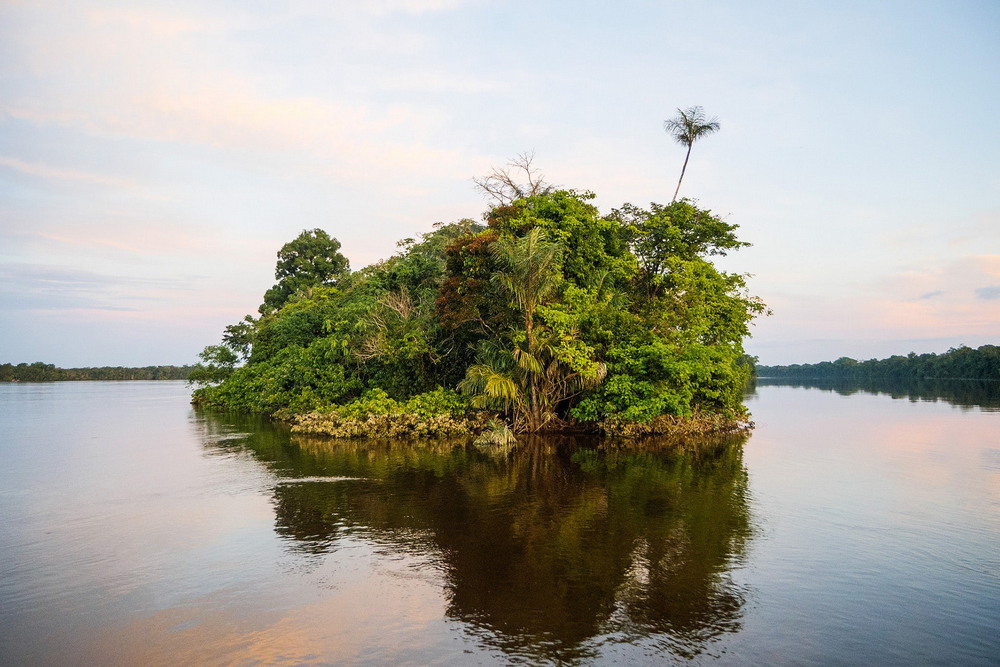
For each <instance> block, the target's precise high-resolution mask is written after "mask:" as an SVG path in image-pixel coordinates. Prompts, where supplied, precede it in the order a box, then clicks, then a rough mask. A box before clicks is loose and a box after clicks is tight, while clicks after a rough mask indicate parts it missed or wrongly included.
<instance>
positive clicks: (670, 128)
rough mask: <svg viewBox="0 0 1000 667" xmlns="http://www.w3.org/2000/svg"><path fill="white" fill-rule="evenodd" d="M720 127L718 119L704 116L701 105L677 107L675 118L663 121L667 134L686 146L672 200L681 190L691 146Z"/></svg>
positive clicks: (675, 198) (675, 199)
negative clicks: (709, 118)
mask: <svg viewBox="0 0 1000 667" xmlns="http://www.w3.org/2000/svg"><path fill="white" fill-rule="evenodd" d="M720 127H721V126H720V125H719V119H718V118H712V120H708V119H707V118H705V110H704V109H702V108H701V107H689V108H687V109H678V110H677V117H676V118H671V119H670V120H665V121H663V129H664V130H666V131H667V134H669V135H670V136H672V137H673V138H674V139H676V140H677V143H679V144H680V145H682V146H687V155H685V156H684V166H683V167H681V177H680V178H679V179H678V180H677V189H676V190H674V201H677V193H678V192H680V190H681V181H683V180H684V171H685V170H686V169H687V166H688V158H689V157H691V146H692V145H693V144H694V142H695V141H697V140H698V139H700V138H701V137H703V136H705V135H706V134H712V133H713V132H718V131H719V128H720Z"/></svg>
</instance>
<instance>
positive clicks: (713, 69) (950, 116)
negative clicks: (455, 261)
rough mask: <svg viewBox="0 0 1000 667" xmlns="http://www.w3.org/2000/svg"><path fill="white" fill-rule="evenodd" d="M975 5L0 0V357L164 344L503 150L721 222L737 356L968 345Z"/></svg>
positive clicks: (976, 149) (988, 78)
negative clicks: (736, 292) (670, 125)
mask: <svg viewBox="0 0 1000 667" xmlns="http://www.w3.org/2000/svg"><path fill="white" fill-rule="evenodd" d="M998 36H1000V3H997V2H996V1H995V0H948V1H944V0H942V1H939V2H924V1H921V0H885V1H883V2H877V3H874V2H870V1H868V0H864V1H853V0H847V1H843V2H836V3H833V2H825V1H822V2H821V1H809V0H795V1H787V2H746V0H733V1H725V0H723V1H719V2H707V1H704V0H678V1H670V0H661V1H655V2H654V1H634V2H629V1H621V2H614V3H612V2H590V1H586V0H583V1H577V2H573V3H568V2H546V1H544V0H535V1H533V2H522V1H511V2H502V1H494V2H485V1H481V0H371V1H365V2H357V1H346V2H341V1H337V0H329V1H325V2H321V1H319V0H291V1H289V2H282V3H273V2H258V1H254V0H198V2H185V1H183V0H182V1H171V2H152V1H145V0H130V1H123V2H102V1H86V0H83V1H78V2H72V1H71V2H66V1H65V0H61V1H60V2H49V1H47V0H31V1H30V2H28V1H24V2H21V1H18V0H3V1H2V2H0V363H4V362H10V363H20V362H33V361H44V362H46V363H53V364H55V365H57V366H62V367H76V366H104V365H114V366H117V365H126V366H145V365H154V364H155V365H159V364H187V363H194V362H195V361H197V358H196V357H197V353H198V352H200V351H201V349H202V348H203V347H205V346H206V345H211V344H216V343H218V342H219V341H220V340H221V334H222V331H223V328H224V327H225V326H226V325H227V324H232V323H235V322H238V321H239V320H240V319H242V317H243V316H244V315H245V314H248V313H256V309H257V306H258V305H259V304H260V303H261V299H262V296H263V293H264V291H265V290H266V289H267V288H268V287H270V286H271V285H272V284H273V283H274V264H275V261H276V257H275V254H276V252H277V251H278V249H279V248H280V247H281V246H282V245H283V244H284V243H286V242H288V241H290V240H292V239H293V238H295V237H296V236H297V235H298V234H299V233H300V232H301V231H302V230H304V229H314V228H322V229H324V230H326V231H327V232H328V233H330V234H331V235H332V236H335V237H336V238H338V239H339V240H340V242H341V243H342V251H343V253H344V254H345V255H346V256H347V257H348V259H349V260H350V262H351V266H352V268H353V269H360V268H362V267H364V266H366V265H368V264H371V263H373V262H376V261H378V260H379V259H382V258H386V257H389V256H391V255H392V254H394V253H395V252H396V241H397V240H399V239H402V238H406V237H416V236H418V235H419V234H421V233H424V232H428V231H430V230H431V228H432V225H433V224H434V223H436V222H451V221H455V220H459V219H462V218H474V219H480V217H481V215H482V214H483V212H484V211H485V210H486V208H487V206H488V204H487V202H486V200H485V199H484V198H483V196H482V195H481V194H480V193H478V192H477V191H476V189H475V187H474V184H473V182H472V178H473V177H475V176H482V175H485V174H487V173H488V172H489V171H490V170H491V168H493V167H498V166H503V165H504V163H506V162H507V161H508V160H509V159H511V158H513V157H515V156H517V155H519V154H521V153H524V152H527V151H534V155H535V164H536V165H537V166H538V167H539V168H540V169H541V170H542V172H544V174H545V177H546V179H547V180H548V181H549V182H551V183H554V184H556V185H559V186H563V187H567V188H575V189H577V190H589V191H592V192H594V193H596V195H597V198H596V203H597V205H598V206H599V207H600V209H601V210H602V211H604V212H608V211H610V210H611V209H612V208H614V207H618V206H620V205H621V204H623V203H625V202H631V203H633V204H637V205H640V206H646V205H648V204H649V203H650V202H653V201H656V202H661V203H667V202H669V201H670V199H671V198H672V196H673V192H674V188H675V187H676V184H677V178H678V176H679V173H680V169H681V165H682V164H683V161H684V148H683V147H681V146H679V145H677V144H676V143H675V142H673V141H672V139H671V138H670V137H669V136H668V135H667V134H666V133H665V132H664V129H663V121H664V120H666V119H668V118H670V117H672V116H674V115H676V110H677V109H678V108H687V107H690V106H694V105H700V106H703V107H704V108H705V111H706V113H707V114H708V115H709V116H717V117H718V119H719V121H720V123H721V130H720V131H719V132H718V133H716V134H713V135H711V136H708V137H706V138H704V139H702V140H700V141H699V142H697V143H695V145H694V148H693V151H692V154H691V160H690V163H689V165H688V167H687V173H686V174H685V176H684V181H683V184H682V186H681V192H680V194H681V196H683V197H689V198H691V199H693V200H696V201H697V203H698V205H699V206H701V207H703V208H707V209H710V210H711V211H713V212H714V213H716V214H719V215H720V216H722V217H724V218H725V219H726V220H727V221H728V222H731V223H734V224H737V225H739V231H738V234H739V236H740V238H742V239H743V240H745V241H748V242H750V243H752V244H753V246H752V247H751V248H748V249H744V250H740V251H738V252H737V253H734V254H731V255H729V256H727V257H725V258H721V259H720V260H719V261H718V262H717V263H718V265H719V266H720V267H721V268H723V269H724V270H726V271H732V272H739V273H748V274H751V276H752V277H751V278H750V279H749V286H750V291H751V293H753V294H755V295H757V296H760V297H761V298H762V299H763V300H764V301H765V302H766V303H767V304H768V306H769V307H770V308H771V310H772V314H771V315H770V316H769V317H766V318H762V319H760V320H758V321H757V323H756V324H755V325H754V327H753V337H752V338H751V339H750V340H748V341H747V342H746V348H747V351H748V352H749V353H751V354H754V355H757V356H758V357H759V360H760V362H761V363H763V364H790V363H809V362H818V361H823V360H832V359H836V358H838V357H841V356H849V357H853V358H857V359H868V358H883V357H886V356H889V355H892V354H906V353H907V352H910V351H914V352H918V353H924V352H936V353H941V352H945V351H946V350H948V349H949V348H951V347H956V346H959V345H969V346H972V347H977V346H979V345H984V344H1000V111H998V110H1000V37H998Z"/></svg>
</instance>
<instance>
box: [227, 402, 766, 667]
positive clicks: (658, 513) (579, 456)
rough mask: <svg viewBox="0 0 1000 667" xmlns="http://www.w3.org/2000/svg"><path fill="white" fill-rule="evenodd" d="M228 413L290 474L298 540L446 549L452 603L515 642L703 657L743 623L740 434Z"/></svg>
mask: <svg viewBox="0 0 1000 667" xmlns="http://www.w3.org/2000/svg"><path fill="white" fill-rule="evenodd" d="M225 419H227V421H228V419H230V418H228V417H227V418H225ZM229 426H230V428H231V427H232V426H237V427H238V428H240V430H242V431H244V432H247V431H249V432H250V433H251V434H252V435H251V437H250V440H249V444H250V446H251V447H252V449H253V452H254V455H255V457H257V458H258V459H259V460H260V461H262V462H266V463H267V465H268V466H269V467H270V468H272V469H273V470H274V471H275V472H276V473H278V474H279V475H281V476H284V477H288V478H289V480H288V481H287V482H285V483H279V484H277V485H276V486H275V489H274V497H275V511H276V531H277V532H278V533H279V534H280V535H282V536H283V537H286V538H288V539H289V540H290V545H291V548H292V549H294V550H296V551H299V552H304V553H308V554H312V555H314V556H318V555H321V554H326V553H332V552H335V551H336V549H337V545H338V540H339V539H340V538H341V537H344V536H347V535H356V536H363V537H364V538H366V539H369V540H372V541H374V542H376V543H378V544H380V545H383V546H385V547H387V548H389V549H392V550H395V551H397V552H401V553H411V554H414V553H415V554H427V553H432V554H435V556H436V557H437V558H439V559H440V560H441V563H440V570H441V571H442V572H443V573H444V574H445V579H446V581H447V584H446V585H447V587H448V591H447V592H448V597H449V606H448V612H447V613H448V615H449V616H450V617H452V618H454V619H457V620H460V621H463V622H464V623H466V624H468V626H469V627H470V628H471V631H472V632H473V633H474V634H475V635H476V636H477V637H478V639H479V641H481V642H483V643H484V644H485V645H488V646H492V647H495V648H499V649H501V650H503V651H504V652H506V653H507V654H508V655H510V656H520V657H522V658H529V659H532V658H535V659H546V660H558V661H562V660H577V659H581V658H586V657H587V656H588V655H592V650H591V648H590V647H589V646H588V645H590V644H592V643H593V642H594V641H596V640H597V638H601V637H603V638H604V639H605V641H621V642H629V641H635V640H637V639H643V638H650V640H651V641H654V642H655V644H656V645H657V646H658V647H659V648H660V650H665V651H670V652H673V653H674V654H675V655H684V656H690V655H695V654H698V653H701V652H703V651H705V650H706V648H707V646H708V644H709V642H711V641H712V640H713V639H714V638H716V637H718V636H719V635H721V634H723V633H726V632H734V631H736V630H738V629H739V627H740V619H741V615H742V607H743V604H744V596H745V594H744V591H743V590H742V589H741V588H740V587H739V586H737V585H736V584H734V583H733V582H732V581H731V580H730V579H729V570H730V569H731V568H732V567H733V565H734V564H735V563H737V562H739V561H740V560H741V559H742V557H743V554H744V551H745V549H746V544H747V541H748V539H749V536H750V518H749V510H748V505H747V497H746V486H747V476H746V469H745V468H744V466H743V461H742V441H741V440H735V441H732V440H730V441H728V442H721V443H716V444H715V445H713V446H711V447H709V448H707V449H702V450H699V451H697V452H694V451H689V452H675V453H664V452H657V453H654V452H651V451H648V450H647V451H642V452H640V451H635V450H632V451H626V450H620V449H617V450H616V449H613V448H610V447H600V446H598V447H583V446H580V445H579V443H577V442H575V441H574V440H572V439H570V438H565V437H564V438H559V439H555V440H552V439H544V440H543V439H539V440H537V441H534V442H532V443H530V444H529V445H527V446H525V447H524V448H523V449H521V450H519V451H517V452H515V453H513V454H512V455H510V456H502V457H491V456H488V455H486V454H484V453H482V452H480V451H478V450H476V449H474V448H472V447H465V446H454V445H447V444H442V445H432V446H430V447H428V446H427V445H410V444H406V443H399V442H397V443H365V444H359V443H344V442H330V441H326V440H306V439H301V440H300V439H296V440H294V441H292V442H289V440H288V439H287V436H286V435H285V434H284V433H282V432H280V431H277V430H275V429H273V428H271V429H268V428H266V427H265V426H264V425H256V426H251V425H250V424H244V423H239V424H236V423H231V424H229ZM244 442H247V441H246V440H244ZM219 446H221V447H225V446H226V444H225V443H224V442H222V443H220V444H219ZM230 446H233V445H230ZM317 477H345V478H354V479H351V480H348V481H344V482H339V483H335V484H331V483H328V482H324V481H320V480H311V481H310V480H309V479H308V478H317ZM295 480H302V481H295Z"/></svg>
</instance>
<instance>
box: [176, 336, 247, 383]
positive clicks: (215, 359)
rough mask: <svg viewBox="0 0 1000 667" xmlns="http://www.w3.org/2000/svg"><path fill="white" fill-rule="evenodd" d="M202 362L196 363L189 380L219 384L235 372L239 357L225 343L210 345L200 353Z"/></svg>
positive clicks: (199, 356) (191, 381)
mask: <svg viewBox="0 0 1000 667" xmlns="http://www.w3.org/2000/svg"><path fill="white" fill-rule="evenodd" d="M198 358H199V359H201V363H200V364H196V365H195V367H194V368H193V369H191V372H190V373H189V374H188V378H187V379H188V382H190V383H191V384H196V385H199V386H201V385H210V384H218V383H219V382H222V381H223V380H225V379H227V378H228V377H229V376H230V375H232V374H233V369H234V368H235V367H236V362H237V361H239V358H238V357H237V355H236V352H234V351H233V350H232V349H231V348H229V347H226V346H225V345H209V346H208V347H206V348H205V349H204V350H202V351H201V353H200V354H199V355H198Z"/></svg>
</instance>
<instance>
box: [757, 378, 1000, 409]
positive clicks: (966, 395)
mask: <svg viewBox="0 0 1000 667" xmlns="http://www.w3.org/2000/svg"><path fill="white" fill-rule="evenodd" d="M757 386H761V387H763V386H784V387H801V388H805V389H822V390H824V391H835V392H837V393H838V394H841V395H842V396H850V395H852V394H858V393H866V394H886V395H888V396H891V397H892V398H907V399H909V400H911V401H930V402H937V401H945V402H946V403H950V404H951V405H955V406H958V407H960V408H976V407H979V408H984V409H986V410H998V409H1000V382H997V381H996V380H947V379H932V378H922V379H912V380H888V379H884V380H836V379H830V380H822V379H801V380H799V379H794V380H793V379H786V378H758V379H757Z"/></svg>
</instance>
